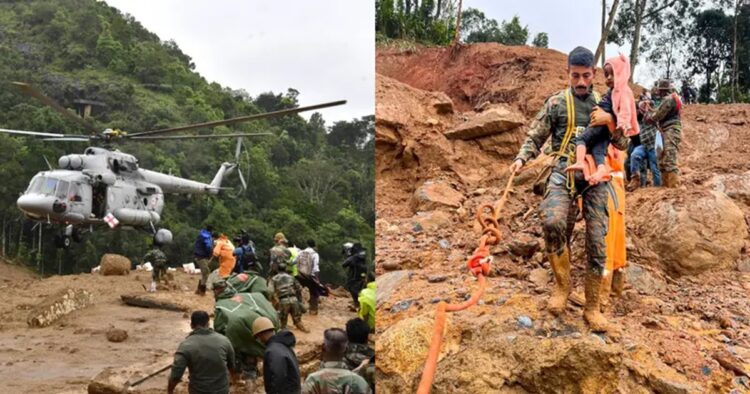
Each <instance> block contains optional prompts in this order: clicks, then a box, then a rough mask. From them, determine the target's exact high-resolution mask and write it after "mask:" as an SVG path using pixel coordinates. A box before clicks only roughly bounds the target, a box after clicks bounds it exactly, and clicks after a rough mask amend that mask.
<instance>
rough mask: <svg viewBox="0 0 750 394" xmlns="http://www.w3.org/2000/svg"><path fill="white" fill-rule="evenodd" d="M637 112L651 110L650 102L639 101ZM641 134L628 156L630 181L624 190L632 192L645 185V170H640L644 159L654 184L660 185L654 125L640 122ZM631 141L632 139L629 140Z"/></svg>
mask: <svg viewBox="0 0 750 394" xmlns="http://www.w3.org/2000/svg"><path fill="white" fill-rule="evenodd" d="M639 106H640V108H639V110H638V111H639V112H643V113H644V114H645V113H648V112H649V111H651V109H652V107H651V102H650V101H643V102H641V103H640V105H639ZM641 124H642V125H643V127H641V134H640V135H639V136H638V137H639V139H640V143H639V144H638V146H637V147H635V148H634V149H633V151H632V153H630V157H629V158H628V159H629V160H628V161H629V164H630V174H631V175H630V182H629V183H628V185H627V187H626V190H627V191H629V192H632V191H634V190H636V189H638V188H639V187H641V186H644V185H646V179H645V176H644V177H642V175H645V172H644V171H642V168H643V165H644V164H645V163H644V161H646V162H647V163H648V167H649V168H650V169H651V176H652V178H653V181H654V186H661V171H659V165H658V161H657V159H656V147H655V144H656V132H657V129H656V125H655V124H653V123H647V122H641ZM631 143H632V141H631Z"/></svg>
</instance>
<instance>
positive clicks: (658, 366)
mask: <svg viewBox="0 0 750 394" xmlns="http://www.w3.org/2000/svg"><path fill="white" fill-rule="evenodd" d="M623 364H624V365H625V367H626V368H627V369H628V370H629V371H630V372H631V373H632V374H633V375H634V376H635V378H636V379H637V380H638V381H641V382H645V386H646V387H647V388H650V389H651V391H649V392H656V393H664V394H692V393H699V392H702V391H701V390H700V389H699V388H698V387H697V386H696V385H694V384H692V383H690V381H688V380H687V378H686V377H685V376H683V375H681V374H679V373H678V372H677V371H675V370H674V369H672V368H671V367H669V366H668V365H666V364H664V363H663V362H661V361H660V360H659V359H657V358H656V357H654V356H652V355H650V354H649V353H647V352H646V351H645V350H643V349H640V348H636V349H635V350H633V351H632V352H631V355H630V356H629V357H628V358H626V359H625V360H624V362H623ZM643 385H644V384H640V385H639V386H643Z"/></svg>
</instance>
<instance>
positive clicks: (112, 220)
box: [104, 213, 120, 228]
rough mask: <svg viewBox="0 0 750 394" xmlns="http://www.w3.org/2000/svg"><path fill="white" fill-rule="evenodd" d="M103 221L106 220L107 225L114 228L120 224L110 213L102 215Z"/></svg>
mask: <svg viewBox="0 0 750 394" xmlns="http://www.w3.org/2000/svg"><path fill="white" fill-rule="evenodd" d="M104 221H105V222H107V225H109V227H110V228H115V227H117V225H118V224H120V221H119V220H117V218H116V217H115V215H113V214H111V213H108V214H107V216H105V217H104Z"/></svg>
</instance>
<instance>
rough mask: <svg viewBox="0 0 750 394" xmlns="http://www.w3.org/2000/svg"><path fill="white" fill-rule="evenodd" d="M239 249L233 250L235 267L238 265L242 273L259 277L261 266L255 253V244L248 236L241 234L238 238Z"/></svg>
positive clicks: (261, 270) (236, 270)
mask: <svg viewBox="0 0 750 394" xmlns="http://www.w3.org/2000/svg"><path fill="white" fill-rule="evenodd" d="M239 239H240V241H239V243H238V244H239V245H240V246H239V247H237V248H236V249H235V250H234V255H235V258H236V259H237V265H239V266H240V267H241V268H239V269H241V270H242V271H241V272H245V271H248V272H250V273H252V274H254V275H260V274H261V272H263V266H262V265H261V264H260V261H259V260H258V255H257V253H256V252H255V243H254V242H253V241H252V240H251V239H250V234H248V233H246V232H244V231H243V232H242V234H241V235H240V237H239ZM234 271H235V272H237V273H239V272H238V268H237V267H235V270H234Z"/></svg>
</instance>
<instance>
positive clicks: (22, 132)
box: [0, 129, 66, 137]
mask: <svg viewBox="0 0 750 394" xmlns="http://www.w3.org/2000/svg"><path fill="white" fill-rule="evenodd" d="M0 133H6V134H18V135H31V136H34V137H66V135H65V134H59V133H40V132H38V131H25V130H11V129H0Z"/></svg>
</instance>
